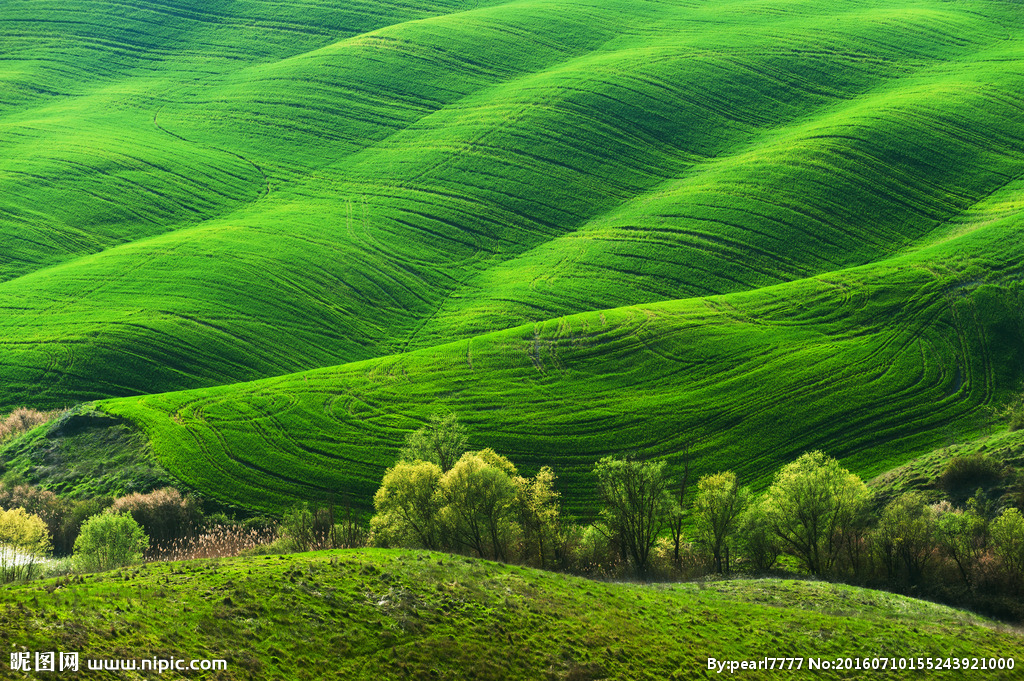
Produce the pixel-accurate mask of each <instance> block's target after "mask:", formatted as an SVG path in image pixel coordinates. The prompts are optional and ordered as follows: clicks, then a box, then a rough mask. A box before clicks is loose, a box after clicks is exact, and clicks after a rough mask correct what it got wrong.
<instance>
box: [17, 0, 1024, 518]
mask: <svg viewBox="0 0 1024 681" xmlns="http://www.w3.org/2000/svg"><path fill="white" fill-rule="evenodd" d="M1022 210H1024V6H1022V5H1021V3H1020V2H1011V1H1008V0H999V1H997V0H961V1H958V2H943V1H939V0H850V1H847V0H843V1H841V2H825V1H824V0H719V1H716V2H707V1H704V0H655V1H648V0H582V1H581V0H572V1H570V0H519V1H513V2H504V1H503V0H473V1H472V2H470V1H468V0H393V1H391V2H370V1H368V0H366V1H364V0H344V1H341V0H295V1H292V2H288V3H280V2H270V1H269V0H267V1H264V0H230V1H229V0H203V1H202V2H199V0H153V1H150V0H122V1H119V2H113V1H109V0H90V1H89V2H71V1H70V0H5V2H4V3H3V4H2V5H0V386H3V387H2V389H0V409H3V408H13V407H16V406H20V405H27V406H33V407H37V408H53V407H61V406H65V405H70V404H74V403H78V402H83V401H96V408H98V409H100V410H102V411H105V412H107V413H109V414H112V415H117V416H120V417H123V418H126V419H129V420H130V421H132V422H134V423H136V424H137V425H138V426H139V427H140V428H141V429H142V430H143V431H144V433H145V435H146V436H147V437H148V438H149V440H150V442H151V446H152V452H153V454H154V456H155V457H156V458H157V459H158V460H159V462H160V463H161V465H163V466H164V467H165V468H166V469H167V470H168V471H169V472H170V473H171V474H173V475H174V476H176V477H178V478H179V479H180V480H181V481H183V482H184V483H185V484H186V485H188V486H190V487H192V488H195V489H198V490H200V491H203V492H205V493H207V494H210V495H213V496H216V497H218V498H220V499H221V500H223V501H226V502H231V503H235V504H239V505H241V506H247V507H251V508H258V509H264V510H271V511H273V510H280V509H281V508H283V507H286V506H287V505H289V504H291V503H293V502H294V500H296V499H315V498H322V497H325V496H335V497H336V496H337V495H340V494H347V495H349V497H350V498H351V499H354V500H355V503H356V504H357V505H358V506H361V507H364V508H365V507H367V506H368V504H369V500H370V497H371V495H372V492H373V490H374V489H375V488H376V486H377V485H378V484H379V481H380V478H381V475H382V473H383V471H384V469H385V468H386V467H387V466H388V465H390V464H391V463H392V462H393V461H394V459H395V456H396V454H397V449H398V448H399V447H400V445H401V443H402V442H403V439H404V437H405V434H406V433H408V432H409V431H411V430H413V429H415V428H417V427H418V426H420V425H421V424H423V423H424V422H425V421H426V419H427V417H428V415H429V414H430V413H431V412H432V411H434V410H435V409H438V408H446V409H451V410H453V411H455V412H456V413H457V414H459V416H460V417H461V418H462V420H463V421H464V423H465V424H466V425H467V428H468V430H469V432H470V446H472V447H474V448H481V447H485V446H491V447H494V448H495V449H496V450H498V451H500V452H502V453H504V454H506V455H508V456H509V457H510V458H511V459H512V460H513V461H514V462H516V463H517V464H518V465H519V466H520V468H521V469H522V470H523V471H526V472H530V471H533V470H535V469H536V468H538V467H539V466H541V465H544V464H550V465H552V466H554V468H555V470H556V472H557V473H558V475H559V485H560V487H561V489H562V491H563V494H564V496H563V498H564V499H565V501H566V503H567V505H568V506H569V507H570V509H572V510H574V511H576V512H581V513H585V512H586V511H587V510H588V509H589V508H591V506H592V504H593V494H594V492H593V481H592V479H591V477H590V474H589V470H590V467H591V465H592V464H593V462H594V461H595V460H597V459H598V458H600V457H601V456H604V455H607V454H610V453H615V452H626V451H630V452H635V453H636V454H638V455H639V456H643V457H658V458H664V459H665V460H667V461H668V462H669V463H670V465H672V466H673V467H677V466H680V465H681V462H682V460H683V458H684V456H688V457H689V458H690V459H691V460H692V461H693V463H694V465H695V467H696V469H697V472H698V473H706V472H714V471H716V470H720V469H726V468H729V469H733V470H736V471H738V472H739V473H740V474H741V476H742V477H743V479H744V480H745V481H746V482H747V483H750V484H753V485H754V486H755V487H759V486H763V485H764V484H765V483H766V482H767V480H768V479H769V476H770V475H771V474H772V473H773V472H774V471H775V470H777V468H778V467H779V466H780V465H781V464H783V463H785V462H787V461H790V460H792V459H793V458H795V457H796V456H798V455H799V454H801V453H802V452H803V451H805V450H809V449H815V448H820V449H823V450H825V451H827V452H828V453H829V454H831V455H833V456H836V457H838V458H840V459H841V461H842V462H843V465H845V466H847V467H849V468H851V469H852V470H854V471H856V472H858V473H860V474H862V475H864V476H870V475H877V474H879V473H881V472H883V471H885V470H888V469H890V468H893V467H894V466H897V465H900V464H902V463H904V462H906V461H909V460H911V459H913V458H914V457H916V456H919V455H921V454H924V453H926V452H928V451H931V450H932V449H934V448H935V447H938V446H941V445H943V444H945V443H947V442H948V440H949V438H950V437H952V436H951V433H955V434H956V436H960V435H963V436H965V437H969V436H971V435H972V434H976V433H977V432H978V431H979V429H981V428H982V426H983V422H984V418H985V413H986V409H987V408H988V407H990V406H993V405H998V404H999V403H1000V402H1001V401H1002V400H1005V399H1006V398H1007V397H1008V396H1009V395H1010V394H1011V393H1012V392H1014V391H1017V390H1019V389H1020V385H1021V380H1022V378H1024V308H1022V304H1024V288H1022V275H1024V239H1022V238H1021V236H1022V234H1024V214H1022Z"/></svg>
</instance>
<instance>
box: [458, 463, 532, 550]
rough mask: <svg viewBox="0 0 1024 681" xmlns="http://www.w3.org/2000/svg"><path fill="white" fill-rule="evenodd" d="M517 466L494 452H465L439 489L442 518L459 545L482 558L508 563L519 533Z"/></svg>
mask: <svg viewBox="0 0 1024 681" xmlns="http://www.w3.org/2000/svg"><path fill="white" fill-rule="evenodd" d="M510 472H511V473H512V474H514V473H515V466H513V465H512V464H511V462H509V461H508V459H506V458H505V457H502V456H501V455H499V454H497V453H495V452H494V450H483V451H482V452H466V453H465V454H463V455H462V457H461V458H460V459H459V461H458V463H456V464H455V465H454V466H453V467H452V469H451V470H450V471H448V472H447V473H445V474H444V475H443V476H442V478H441V481H440V484H439V486H438V489H439V492H440V495H441V499H442V500H443V502H444V507H443V508H442V509H441V517H442V518H443V520H444V523H445V527H446V529H447V531H448V532H449V533H450V534H451V537H452V538H453V539H454V540H455V542H456V543H458V544H459V545H461V546H462V547H463V548H466V549H469V550H471V551H474V552H476V554H477V555H478V556H480V557H481V558H487V557H495V558H498V559H499V560H508V555H509V545H510V543H511V540H512V538H513V536H514V535H515V534H516V532H517V530H518V529H519V528H518V525H517V524H516V522H515V501H516V486H515V484H514V483H513V480H512V476H511V475H510Z"/></svg>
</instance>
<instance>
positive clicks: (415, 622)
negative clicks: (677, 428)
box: [0, 550, 1020, 679]
mask: <svg viewBox="0 0 1024 681" xmlns="http://www.w3.org/2000/svg"><path fill="white" fill-rule="evenodd" d="M0 605H2V606H3V608H2V611H0V619H2V621H3V624H4V626H3V628H2V629H0V641H4V642H8V641H9V642H13V643H15V644H16V645H17V646H20V647H24V648H25V649H27V650H37V651H41V650H60V651H72V650H79V651H83V652H82V656H81V658H80V666H81V668H82V669H83V670H84V669H85V668H86V665H87V661H86V660H87V659H101V660H102V659H111V658H124V659H135V660H139V661H140V662H141V660H149V661H152V659H153V658H157V659H162V660H168V659H169V658H171V657H173V658H175V659H185V660H186V661H190V660H192V659H195V660H225V661H226V662H227V669H226V670H225V671H222V672H217V673H215V674H200V675H199V677H200V678H219V679H249V678H259V679H322V678H338V679H361V678H374V679H380V678H387V679H391V678H395V679H401V678H412V679H421V678H439V679H463V678H467V677H470V676H472V677H473V678H478V679H538V678H550V679H599V678H614V679H626V678H628V679H692V678H705V677H716V676H717V673H715V672H710V671H709V670H708V658H710V657H714V658H716V659H718V660H737V661H739V660H761V659H763V658H765V657H799V658H804V659H803V660H802V661H801V665H802V668H803V671H796V670H794V671H787V672H784V673H786V674H789V675H796V676H794V677H793V678H811V677H812V676H813V677H814V678H837V679H838V678H850V675H851V672H850V671H837V670H835V669H830V670H819V671H815V672H808V671H807V669H808V667H809V665H810V662H809V661H808V659H807V658H812V657H813V658H816V659H824V660H826V661H828V662H830V663H834V662H835V660H836V659H837V658H844V659H845V658H858V659H863V658H893V657H895V658H897V659H899V658H911V657H913V658H917V657H919V656H920V657H936V658H942V659H943V660H945V659H946V658H949V657H957V658H963V657H969V658H990V657H998V658H1006V657H1010V656H1012V655H1013V653H1014V651H1016V650H1019V648H1020V635H1019V634H1018V633H1014V632H1013V631H1010V630H1007V629H1004V628H1000V629H997V628H995V627H994V626H993V625H992V624H991V623H989V622H987V621H985V620H982V619H981V618H978V617H975V616H973V615H968V614H965V613H963V612H958V611H956V610H952V609H950V608H946V607H943V606H938V605H934V604H931V603H926V602H923V601H916V600H913V599H909V598H905V597H902V596H894V595H891V594H884V593H879V592H873V591H868V590H865V589H858V588H854V587H846V586H839V585H831V584H824V583H820V582H819V583H814V582H782V581H779V580H737V581H729V582H711V583H707V584H705V583H700V584H696V583H692V584H679V585H672V586H640V585H634V584H622V583H619V584H615V583H602V582H591V581H588V580H584V579H581V578H578V577H570V576H566V575H561V574H553V573H547V572H542V571H538V570H533V569H529V568H517V567H511V566H507V565H501V564H497V563H491V562H487V561H481V560H476V559H469V558H463V557H461V556H451V555H448V554H441V553H426V552H418V551H417V552H412V551H383V550H357V551H329V552H320V553H310V554H295V555H290V556H268V557H265V559H260V558H249V559H224V560H219V561H218V560H211V561H191V562H184V563H153V564H149V565H145V566H143V567H141V568H130V569H124V570H119V571H116V572H108V573H102V574H96V575H88V576H86V577H84V578H75V579H73V580H71V581H70V583H69V582H68V580H47V581H43V582H35V583H30V584H25V585H21V586H15V587H11V588H5V589H3V590H2V591H0ZM314 661H315V662H314ZM879 662H881V660H879ZM908 662H909V661H908ZM886 663H887V664H889V661H888V660H887V661H886ZM1017 664H1020V662H1019V661H1018V662H1017ZM794 665H795V662H794ZM83 673H89V674H90V676H92V675H95V677H96V678H101V679H103V678H111V679H112V678H124V677H123V676H121V675H119V674H118V673H115V672H91V673H90V672H83ZM123 673H124V672H121V674H123ZM737 673H739V672H737ZM747 673H748V674H751V673H757V674H761V675H767V674H769V673H772V674H778V673H779V672H778V671H775V672H749V671H748V672H747ZM853 673H854V674H857V673H856V672H853ZM984 673H985V674H987V675H989V676H990V677H991V678H995V679H1002V678H1005V679H1009V678H1017V676H1016V675H1019V672H1013V671H998V670H996V671H986V672H984ZM871 674H872V676H876V677H877V678H883V679H894V678H920V672H919V671H913V672H912V671H903V672H900V671H898V670H897V671H896V672H891V671H878V672H871ZM944 674H947V675H949V676H950V678H967V676H966V675H965V674H964V673H963V672H956V671H950V672H944ZM968 674H971V675H977V674H978V672H968ZM11 678H18V677H17V676H15V675H13V674H12V676H11Z"/></svg>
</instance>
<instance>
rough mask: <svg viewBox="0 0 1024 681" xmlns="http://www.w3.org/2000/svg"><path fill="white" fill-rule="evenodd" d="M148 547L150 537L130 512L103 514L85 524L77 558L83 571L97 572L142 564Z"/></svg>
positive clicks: (80, 535)
mask: <svg viewBox="0 0 1024 681" xmlns="http://www.w3.org/2000/svg"><path fill="white" fill-rule="evenodd" d="M147 548H149V537H147V536H146V533H145V532H144V531H143V529H142V527H141V526H140V525H139V524H138V523H137V522H136V521H135V519H134V518H132V516H131V514H130V513H128V512H124V513H109V512H108V513H100V514H99V515H94V516H93V517H91V518H89V519H88V520H86V521H85V522H84V523H83V524H82V529H81V531H80V532H79V533H78V539H76V540H75V554H74V558H75V562H76V564H77V566H78V568H79V569H81V570H84V571H87V572H95V571H100V570H109V569H111V568H115V567H120V566H122V565H131V564H132V563H138V562H140V561H141V560H142V556H143V554H144V553H145V552H146V549H147Z"/></svg>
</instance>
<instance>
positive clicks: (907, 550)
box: [871, 492, 938, 584]
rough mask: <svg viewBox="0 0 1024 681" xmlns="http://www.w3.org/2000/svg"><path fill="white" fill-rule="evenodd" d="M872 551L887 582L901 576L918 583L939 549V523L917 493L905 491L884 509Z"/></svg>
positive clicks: (872, 540) (873, 536) (874, 532)
mask: <svg viewBox="0 0 1024 681" xmlns="http://www.w3.org/2000/svg"><path fill="white" fill-rule="evenodd" d="M871 548H872V551H873V552H874V554H875V556H876V557H877V558H878V560H879V562H881V563H882V565H883V566H884V567H885V570H886V573H887V575H888V577H889V579H890V580H896V579H899V576H900V574H901V573H902V574H905V575H906V578H907V581H909V582H910V583H911V584H919V583H921V581H922V580H923V579H924V575H925V570H926V569H927V567H928V564H929V563H930V562H931V561H932V559H933V557H934V555H935V552H936V549H937V548H938V523H937V521H936V516H935V512H934V511H933V510H932V508H931V506H929V505H928V504H927V503H925V500H924V497H923V496H922V495H921V494H920V493H918V492H908V493H906V494H903V495H901V496H900V497H898V498H896V499H894V500H893V501H892V502H890V503H889V505H887V506H886V507H885V509H884V510H883V511H882V516H881V518H880V519H879V521H878V527H876V528H875V530H874V531H873V532H872V534H871Z"/></svg>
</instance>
